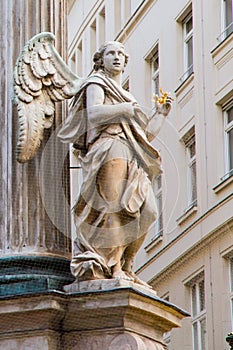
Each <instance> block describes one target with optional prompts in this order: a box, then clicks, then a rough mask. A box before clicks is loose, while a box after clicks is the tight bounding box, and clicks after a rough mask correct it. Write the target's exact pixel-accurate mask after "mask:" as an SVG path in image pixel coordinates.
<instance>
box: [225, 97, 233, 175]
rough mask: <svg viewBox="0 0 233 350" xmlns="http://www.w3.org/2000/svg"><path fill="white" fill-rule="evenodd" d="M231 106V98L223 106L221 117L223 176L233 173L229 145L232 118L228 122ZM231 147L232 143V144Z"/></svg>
mask: <svg viewBox="0 0 233 350" xmlns="http://www.w3.org/2000/svg"><path fill="white" fill-rule="evenodd" d="M232 108H233V100H232V101H231V102H230V103H228V105H227V106H226V107H225V108H223V119H224V144H225V147H224V150H225V175H224V178H227V177H230V176H231V175H232V174H233V164H231V158H232V159H233V154H231V152H233V150H231V147H230V140H229V133H230V132H232V130H233V120H232V121H231V122H228V113H229V110H230V109H232ZM232 147H233V145H232Z"/></svg>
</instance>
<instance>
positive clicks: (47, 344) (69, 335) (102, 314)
mask: <svg viewBox="0 0 233 350" xmlns="http://www.w3.org/2000/svg"><path fill="white" fill-rule="evenodd" d="M67 289H69V290H70V291H69V292H68V291H67ZM186 316H188V314H187V313H186V312H185V311H183V310H181V309H179V308H178V307H176V306H175V305H172V304H170V303H168V302H166V301H164V300H162V299H160V298H158V297H157V295H156V293H155V292H154V291H152V290H150V289H147V288H144V287H141V286H139V285H136V284H134V283H132V282H127V281H121V280H104V281H91V282H90V281H89V282H81V283H80V284H79V285H78V284H75V285H72V287H68V288H66V292H50V293H44V294H37V295H36V294H34V295H32V294H27V295H24V296H18V297H14V298H9V297H8V298H6V297H4V298H0V335H1V336H0V350H3V349H4V350H8V349H19V350H25V349H34V350H35V349H36V350H37V349H38V350H39V349H40V350H41V349H43V350H55V349H56V350H62V349H66V350H77V349H79V350H83V349H85V350H99V349H101V350H105V349H106V350H107V349H108V350H128V349H129V350H130V349H132V350H137V349H138V350H139V349H140V350H144V349H145V350H164V349H166V346H165V345H164V344H163V333H164V332H167V331H170V330H171V329H172V328H174V327H180V322H181V320H182V318H184V317H186Z"/></svg>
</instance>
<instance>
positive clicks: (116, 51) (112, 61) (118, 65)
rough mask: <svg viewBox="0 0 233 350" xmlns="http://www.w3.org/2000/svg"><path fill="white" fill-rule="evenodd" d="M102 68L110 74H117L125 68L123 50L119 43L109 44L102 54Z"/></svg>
mask: <svg viewBox="0 0 233 350" xmlns="http://www.w3.org/2000/svg"><path fill="white" fill-rule="evenodd" d="M103 62H104V69H105V70H106V71H107V72H109V73H111V74H119V73H121V72H122V71H123V70H124V68H125V51H124V48H123V46H122V45H121V44H120V43H119V44H118V43H111V44H109V45H108V46H107V47H106V49H105V51H104V54H103Z"/></svg>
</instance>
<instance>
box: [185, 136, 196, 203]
mask: <svg viewBox="0 0 233 350" xmlns="http://www.w3.org/2000/svg"><path fill="white" fill-rule="evenodd" d="M193 144H194V151H195V153H194V155H192V154H191V153H192V152H191V150H190V149H191V147H192V146H193ZM185 148H186V160H187V163H186V167H187V202H188V208H191V207H193V206H194V205H196V204H197V156H196V138H195V133H194V134H192V136H190V138H189V140H188V141H186V142H185ZM193 169H194V170H193ZM194 172H195V174H194Z"/></svg>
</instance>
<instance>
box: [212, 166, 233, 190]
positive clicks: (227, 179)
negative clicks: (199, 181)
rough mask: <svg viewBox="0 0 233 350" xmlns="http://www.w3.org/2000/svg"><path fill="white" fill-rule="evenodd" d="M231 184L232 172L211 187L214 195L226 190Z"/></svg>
mask: <svg viewBox="0 0 233 350" xmlns="http://www.w3.org/2000/svg"><path fill="white" fill-rule="evenodd" d="M232 182H233V171H230V172H229V173H228V174H226V175H225V176H223V177H222V178H221V181H220V182H219V183H218V184H217V185H216V186H214V187H213V190H214V192H215V193H219V192H220V191H221V190H223V189H224V188H226V187H227V186H228V185H230V184H231V183H232Z"/></svg>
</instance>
